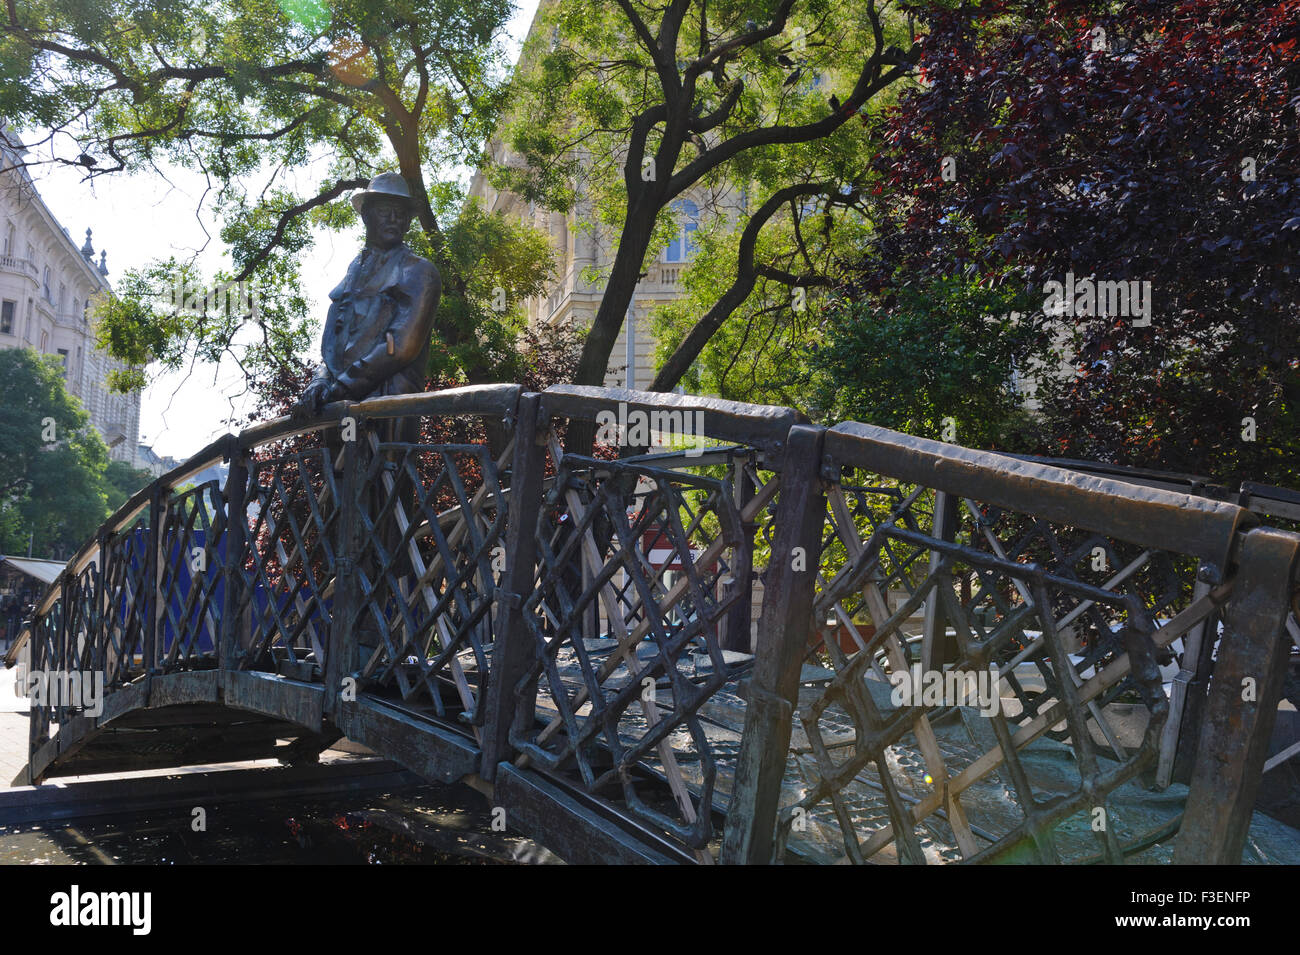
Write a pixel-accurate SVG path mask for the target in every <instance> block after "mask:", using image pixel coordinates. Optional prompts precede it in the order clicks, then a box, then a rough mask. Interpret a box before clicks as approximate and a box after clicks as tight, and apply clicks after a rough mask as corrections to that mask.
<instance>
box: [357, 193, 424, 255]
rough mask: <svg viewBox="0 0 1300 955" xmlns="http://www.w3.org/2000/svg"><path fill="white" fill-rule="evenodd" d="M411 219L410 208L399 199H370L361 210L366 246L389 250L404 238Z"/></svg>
mask: <svg viewBox="0 0 1300 955" xmlns="http://www.w3.org/2000/svg"><path fill="white" fill-rule="evenodd" d="M411 219H412V216H411V210H410V207H409V206H408V205H407V204H406V203H405V202H403V201H402V200H401V199H385V198H379V199H371V200H370V201H369V202H367V203H366V204H365V205H364V206H362V208H361V221H362V222H364V223H365V224H366V244H367V245H373V246H376V247H378V248H380V249H391V248H392V247H393V246H395V245H397V244H398V243H399V242H401V241H402V239H403V238H404V237H405V236H406V230H407V229H409V228H410V227H411Z"/></svg>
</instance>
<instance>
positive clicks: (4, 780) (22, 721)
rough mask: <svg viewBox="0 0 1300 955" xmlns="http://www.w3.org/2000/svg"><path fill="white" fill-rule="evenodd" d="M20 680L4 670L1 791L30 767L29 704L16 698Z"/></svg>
mask: <svg viewBox="0 0 1300 955" xmlns="http://www.w3.org/2000/svg"><path fill="white" fill-rule="evenodd" d="M16 676H17V671H16V670H6V669H4V668H3V666H0V789H6V788H8V786H9V784H10V783H12V782H13V778H14V777H15V776H17V775H18V773H19V771H20V770H21V769H22V768H23V767H24V766H26V765H27V726H28V724H27V701H26V700H21V701H20V700H19V699H18V697H16V696H15V695H14V678H15V677H16ZM20 708H21V709H20Z"/></svg>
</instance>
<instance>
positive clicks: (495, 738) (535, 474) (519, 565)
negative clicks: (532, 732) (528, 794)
mask: <svg viewBox="0 0 1300 955" xmlns="http://www.w3.org/2000/svg"><path fill="white" fill-rule="evenodd" d="M541 404H542V396H541V395H538V394H525V395H522V396H521V397H520V399H519V407H518V411H517V413H516V415H515V421H516V424H515V449H514V457H513V459H512V461H511V465H510V505H509V511H508V514H507V517H506V543H505V548H506V558H507V560H506V569H505V573H503V574H502V575H501V580H500V584H499V585H498V589H497V602H498V604H497V606H498V609H497V619H496V627H497V631H496V645H495V647H494V648H493V651H492V673H491V679H490V683H489V685H488V691H487V703H486V706H487V713H486V719H485V720H484V726H483V768H482V769H481V770H480V775H482V776H483V778H484V779H486V780H488V781H489V782H491V781H492V780H493V779H495V777H496V768H497V763H499V762H501V761H502V760H504V759H507V758H509V755H510V726H511V724H512V722H513V721H514V718H515V703H516V701H515V686H516V684H518V682H519V680H520V679H521V678H522V677H523V674H524V670H525V669H526V668H527V666H528V663H529V661H530V660H531V659H532V653H533V650H532V637H531V635H530V634H529V632H528V627H527V626H526V624H525V623H524V616H523V614H524V610H523V601H524V598H525V597H527V595H528V594H529V593H530V592H531V591H532V589H533V581H534V574H535V568H536V563H537V536H536V535H537V509H538V508H539V507H540V506H541V501H542V481H543V479H544V478H545V476H546V427H545V425H544V424H543V425H541V426H540V427H539V422H538V415H539V414H540V413H541ZM557 463H558V462H557Z"/></svg>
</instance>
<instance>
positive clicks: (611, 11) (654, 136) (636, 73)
mask: <svg viewBox="0 0 1300 955" xmlns="http://www.w3.org/2000/svg"><path fill="white" fill-rule="evenodd" d="M913 40H914V37H913V35H912V33H911V29H910V24H909V22H908V20H907V18H906V16H905V15H904V14H903V13H900V12H898V11H896V10H892V9H889V8H885V9H883V10H881V9H878V5H877V4H874V3H869V2H859V0H852V2H850V3H847V4H832V3H829V2H826V0H806V2H794V3H780V4H777V3H772V4H759V5H758V6H755V5H753V4H739V3H723V4H721V5H719V4H716V3H694V4H693V3H684V4H673V5H670V6H668V7H662V6H657V5H654V4H650V3H644V2H640V0H630V2H628V3H620V4H609V3H603V2H599V0H556V2H554V3H548V4H544V5H543V6H542V8H541V9H540V10H539V12H538V18H537V21H536V22H535V25H534V28H533V31H532V34H531V36H530V38H529V40H528V42H527V43H526V44H525V46H524V51H523V55H522V57H521V61H520V67H519V69H518V71H517V73H516V76H515V80H514V84H513V87H512V97H511V108H510V110H509V113H508V118H507V121H506V122H505V124H504V126H503V133H502V141H503V144H504V146H505V148H506V152H507V153H508V156H507V158H506V161H505V162H503V163H502V164H501V165H499V166H497V167H496V168H493V169H491V170H490V171H489V175H490V178H491V180H492V181H493V182H494V184H495V185H497V186H498V188H502V189H507V190H509V191H512V192H514V193H517V194H519V195H521V196H523V197H524V198H525V199H527V200H529V201H533V202H537V203H540V204H541V205H543V206H546V207H548V208H554V209H563V210H573V211H574V212H575V213H576V218H577V222H578V226H577V227H578V228H579V229H580V230H582V231H584V232H586V233H588V234H589V235H591V236H593V237H595V238H596V239H597V240H598V241H599V242H600V243H601V244H603V245H604V246H605V247H607V248H614V249H615V254H614V257H613V262H612V264H611V265H610V267H609V271H608V274H607V275H603V276H602V275H595V274H584V278H585V279H586V280H588V281H591V282H594V283H599V284H603V286H604V287H603V295H602V299H601V303H600V308H599V310H598V313H597V316H596V318H595V321H594V323H593V326H592V331H591V334H590V335H589V336H588V339H587V342H586V346H585V348H584V353H583V357H582V360H581V363H580V368H579V377H580V379H581V380H582V381H583V382H585V383H591V381H592V380H593V379H596V380H598V379H599V378H602V377H603V375H604V369H605V364H606V362H607V361H608V358H609V352H610V349H612V347H613V341H614V337H615V335H616V334H617V330H618V327H619V326H620V325H621V324H622V321H623V315H624V313H625V311H626V307H627V305H628V303H629V302H630V301H631V297H632V295H633V293H634V290H635V286H636V277H637V275H638V273H644V272H645V270H646V269H647V268H650V267H651V266H652V263H653V261H654V259H655V258H656V257H658V256H659V254H660V253H661V252H662V250H663V249H664V247H665V246H666V245H667V244H668V243H669V242H670V241H671V239H672V237H673V236H674V234H676V233H677V231H678V229H679V226H678V224H677V223H676V222H675V221H674V220H675V219H676V217H677V214H678V213H677V211H676V210H675V208H674V204H675V202H676V201H677V200H678V199H679V198H690V199H691V200H692V201H695V202H696V203H697V204H698V205H699V206H700V209H701V213H702V221H701V225H700V232H699V234H698V238H699V240H700V242H701V244H704V243H705V242H706V236H707V235H708V234H709V233H713V234H714V235H715V236H716V241H715V242H714V244H713V245H712V246H711V248H712V249H714V250H716V255H715V256H714V257H713V259H712V260H711V261H709V262H707V264H706V263H705V262H704V258H705V256H704V255H702V256H701V258H700V260H698V261H697V265H696V269H700V268H701V266H703V270H704V271H706V272H708V273H709V275H708V278H707V280H705V281H700V282H697V283H695V285H694V286H693V288H692V301H691V303H690V305H689V306H688V307H683V308H681V309H678V310H677V312H676V313H675V314H666V315H664V316H662V317H661V324H660V325H658V326H657V327H658V331H659V332H661V333H662V334H663V338H664V340H665V341H667V342H670V343H671V344H672V345H673V346H676V345H677V344H679V343H681V342H683V341H686V340H687V336H688V332H689V331H690V330H691V329H692V328H696V330H697V334H696V335H695V336H692V337H691V338H690V340H691V341H692V342H694V341H696V340H697V339H699V338H700V337H701V335H703V334H704V332H705V331H706V330H707V332H708V335H712V334H713V333H714V332H715V331H717V330H718V329H717V328H716V326H717V325H718V323H719V322H723V321H730V322H732V323H733V324H738V326H739V328H740V329H741V331H740V332H739V333H738V334H736V335H731V336H729V340H728V345H730V344H731V343H734V341H736V340H739V339H744V338H745V333H744V329H746V328H751V330H752V324H753V322H754V319H755V317H756V316H763V315H768V314H769V312H770V311H772V310H774V309H775V310H779V309H780V308H782V307H783V306H782V304H781V303H782V302H784V303H785V304H786V305H788V303H789V302H790V288H791V286H795V285H800V284H803V285H804V286H807V287H814V286H815V287H824V286H827V285H828V284H829V282H828V279H827V275H826V272H825V270H826V268H827V267H828V266H830V265H831V264H832V263H830V262H829V261H828V258H829V257H828V255H827V253H828V250H829V249H831V248H834V247H836V246H837V245H838V244H839V243H841V242H842V241H843V239H844V235H845V234H846V233H847V232H851V231H853V230H854V229H856V228H859V227H860V225H861V223H860V222H850V223H849V224H848V226H847V229H846V230H845V229H842V228H841V226H840V225H839V222H840V221H842V220H845V221H847V220H848V219H850V218H851V217H849V216H844V215H841V214H840V213H842V212H844V210H846V209H849V208H851V207H852V206H853V205H854V202H853V199H852V197H853V194H854V192H855V190H856V189H858V188H860V187H861V186H862V185H863V184H864V174H863V170H864V169H865V168H866V165H867V163H866V158H867V157H868V156H869V153H870V150H871V149H872V148H873V145H872V143H871V141H870V139H869V137H868V136H867V132H866V125H865V121H866V119H867V117H868V116H869V115H870V114H872V113H874V112H876V111H878V110H879V109H880V108H881V106H882V105H884V104H887V103H889V102H892V100H893V93H892V85H893V84H894V83H895V82H897V81H900V80H901V79H902V78H903V77H905V76H906V75H907V74H908V72H909V70H910V65H909V64H910V57H912V56H913V54H914V45H913ZM518 160H522V162H519V161H518ZM809 183H814V184H817V188H813V189H810V190H808V191H806V192H803V193H801V194H800V196H799V198H800V200H801V201H800V202H797V203H794V204H793V206H792V207H791V208H790V209H788V210H786V209H784V208H783V209H782V211H781V215H780V216H777V217H775V218H772V217H771V215H770V213H769V214H767V215H765V216H764V217H763V221H764V222H766V221H767V219H768V218H771V228H772V230H773V231H775V232H777V233H779V238H780V239H782V240H783V241H770V242H765V244H764V246H763V248H762V249H761V250H760V254H758V255H756V256H752V257H751V256H750V255H748V254H747V253H746V252H745V251H744V250H743V249H741V248H739V247H738V246H737V245H736V243H737V241H738V239H737V238H732V239H730V240H728V239H727V238H725V236H726V234H728V233H734V232H735V231H736V230H737V229H738V228H740V227H743V226H744V225H745V224H746V222H747V221H748V218H749V216H751V215H752V214H753V213H754V212H755V210H756V209H758V208H760V207H762V206H763V205H764V204H765V203H766V202H767V201H768V200H769V199H771V198H773V197H776V198H782V197H783V196H784V190H785V189H786V188H788V187H790V186H791V184H809ZM836 197H842V199H841V200H840V201H833V200H835V199H836ZM809 201H811V202H812V203H813V204H814V205H818V206H820V208H819V210H818V215H823V214H824V215H827V216H828V217H829V218H831V219H833V220H835V223H833V224H832V225H831V226H830V228H829V229H827V230H826V231H827V232H828V233H833V234H832V235H831V236H830V237H829V240H828V241H826V240H824V239H823V238H822V237H816V236H811V235H800V234H799V232H798V229H797V228H796V227H795V225H794V222H795V220H796V219H797V218H798V216H799V207H800V206H802V205H805V204H807V202H809ZM779 205H782V206H784V204H783V203H779ZM760 228H762V227H760ZM818 228H820V226H818ZM760 238H763V237H760ZM728 259H730V261H728ZM751 259H752V261H751ZM756 263H757V264H758V265H759V266H766V267H769V268H768V270H767V271H762V270H760V271H761V274H762V276H763V280H764V282H763V285H764V286H771V287H770V288H768V287H763V288H760V289H759V293H758V298H759V299H760V301H757V302H756V303H755V304H754V306H753V307H752V308H751V307H749V305H750V303H749V302H747V301H745V300H746V298H747V297H748V296H749V294H750V291H751V290H752V288H753V279H754V274H753V273H754V270H755V264H756ZM792 266H793V267H792ZM588 271H590V270H588ZM737 280H740V281H741V283H742V286H743V287H739V288H733V282H736V281H737ZM779 285H784V288H778V287H777V286H779ZM720 295H721V298H720V297H719V296H720ZM741 303H743V307H742V304H741ZM715 309H718V310H720V316H719V317H718V319H717V320H716V321H715V319H714V318H712V317H709V318H708V319H707V321H706V320H704V319H699V316H701V315H706V316H707V315H708V313H710V312H711V311H713V310H715ZM669 311H671V309H670V310H669ZM691 311H693V312H694V313H695V315H696V316H697V320H698V321H700V322H703V324H699V325H696V324H695V323H692V322H690V321H688V320H687V318H686V315H687V314H689V312H691ZM733 313H734V315H733ZM783 317H784V323H783V327H782V329H781V334H777V335H775V336H773V335H769V334H767V333H766V331H764V332H761V333H760V334H759V335H758V336H756V337H751V339H750V340H749V341H748V344H749V345H750V346H752V347H755V348H756V351H755V352H754V354H757V349H761V347H762V345H763V344H772V343H773V342H775V344H774V346H773V354H772V358H771V360H772V361H773V362H776V363H778V364H779V363H780V362H781V361H783V358H782V357H780V356H778V355H777V354H776V352H777V351H778V350H779V349H780V348H781V347H784V348H785V349H786V350H787V351H788V349H789V347H790V345H791V344H792V342H794V341H797V339H798V337H799V333H798V329H799V327H800V325H801V319H802V316H792V315H791V314H790V310H788V309H787V311H786V312H785V314H784V316H783ZM792 329H794V331H793V333H792ZM708 335H705V336H704V338H705V340H707V337H708ZM724 337H728V336H724ZM686 348H687V351H686V352H683V353H682V356H683V357H682V358H681V359H680V360H679V362H678V364H680V363H681V361H685V362H686V363H687V364H689V362H690V361H693V360H694V358H695V357H697V356H698V354H699V352H698V349H697V348H696V347H695V345H693V344H692V345H689V346H686ZM671 350H672V349H671V348H670V349H668V351H671ZM719 350H721V351H727V350H729V349H728V348H720V349H719ZM661 357H666V355H661ZM730 357H731V358H733V359H734V357H735V353H734V352H731V354H730ZM749 357H750V353H747V354H746V360H748V359H749ZM762 360H766V358H764V359H762ZM717 371H718V370H717V369H713V372H712V373H706V374H705V376H704V377H706V378H707V377H710V375H711V374H713V375H716V373H717ZM669 375H670V378H669V379H666V380H663V381H659V382H656V387H660V388H670V387H672V386H674V385H675V384H677V383H678V382H679V381H680V380H682V379H681V375H680V372H679V371H672V372H670V373H669ZM722 378H723V379H724V381H723V382H722V384H723V385H724V387H719V388H718V389H717V390H719V391H722V392H724V393H729V392H731V391H732V389H733V388H734V387H735V385H736V383H734V382H730V381H727V380H725V379H727V375H726V374H723V375H722ZM740 387H741V388H742V390H744V389H749V390H751V391H752V390H753V388H754V387H756V385H755V384H754V382H749V383H741V384H740Z"/></svg>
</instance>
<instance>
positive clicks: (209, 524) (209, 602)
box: [159, 481, 226, 673]
mask: <svg viewBox="0 0 1300 955" xmlns="http://www.w3.org/2000/svg"><path fill="white" fill-rule="evenodd" d="M225 511H226V505H225V501H224V499H223V497H222V494H221V488H220V485H219V483H218V482H217V481H209V482H207V483H205V484H201V485H198V486H197V487H194V488H191V489H189V490H187V491H184V492H182V493H179V494H173V495H171V496H170V497H169V498H168V500H167V502H166V510H165V511H164V515H163V528H162V529H163V540H162V547H161V551H160V553H161V555H162V556H163V558H164V559H163V560H162V561H161V562H160V563H159V575H160V590H159V594H160V597H161V601H162V620H161V624H162V632H161V634H160V639H161V641H162V646H161V647H160V652H161V654H162V663H161V669H162V672H164V673H170V672H173V671H176V670H187V669H192V668H194V667H199V666H213V665H215V661H216V652H217V646H218V643H219V641H220V637H221V614H222V603H221V595H222V571H223V569H224V566H223V557H224V553H225V551H224V535H225V530H226V513H225Z"/></svg>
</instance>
